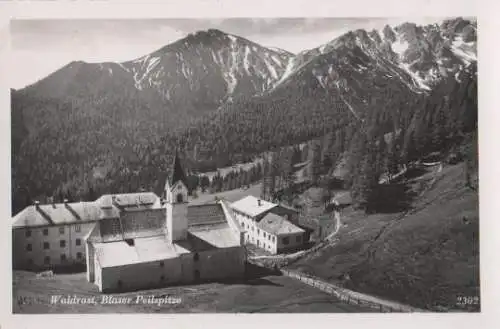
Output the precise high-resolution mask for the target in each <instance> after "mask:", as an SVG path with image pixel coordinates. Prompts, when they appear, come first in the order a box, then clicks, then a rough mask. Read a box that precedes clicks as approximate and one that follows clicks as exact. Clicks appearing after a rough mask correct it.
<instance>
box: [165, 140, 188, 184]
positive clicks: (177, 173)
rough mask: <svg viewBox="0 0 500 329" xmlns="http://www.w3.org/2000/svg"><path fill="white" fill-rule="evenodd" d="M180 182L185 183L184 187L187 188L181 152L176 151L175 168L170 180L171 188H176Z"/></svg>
mask: <svg viewBox="0 0 500 329" xmlns="http://www.w3.org/2000/svg"><path fill="white" fill-rule="evenodd" d="M178 181H181V182H183V183H184V185H186V186H187V179H186V174H185V173H184V169H182V165H181V161H180V158H179V152H178V150H177V149H176V150H175V158H174V168H173V171H172V174H171V175H170V179H169V183H170V186H174V184H175V183H176V182H178Z"/></svg>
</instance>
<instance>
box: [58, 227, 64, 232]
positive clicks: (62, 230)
mask: <svg viewBox="0 0 500 329" xmlns="http://www.w3.org/2000/svg"><path fill="white" fill-rule="evenodd" d="M59 234H64V226H61V227H59Z"/></svg>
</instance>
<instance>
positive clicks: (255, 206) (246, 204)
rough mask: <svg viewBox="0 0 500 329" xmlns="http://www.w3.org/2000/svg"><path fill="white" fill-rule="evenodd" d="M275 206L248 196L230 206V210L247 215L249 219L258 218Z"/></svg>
mask: <svg viewBox="0 0 500 329" xmlns="http://www.w3.org/2000/svg"><path fill="white" fill-rule="evenodd" d="M259 201H260V203H259ZM276 206H277V205H276V204H275V203H271V202H268V201H266V200H261V199H258V198H256V197H254V196H252V195H248V196H246V197H244V198H243V199H240V200H238V201H236V202H233V203H232V204H231V208H232V209H234V210H236V211H240V212H242V213H244V214H247V215H248V216H250V217H256V216H259V215H261V214H263V213H265V212H266V211H268V210H270V209H272V208H274V207H276Z"/></svg>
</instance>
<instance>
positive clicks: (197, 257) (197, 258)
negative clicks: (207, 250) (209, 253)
mask: <svg viewBox="0 0 500 329" xmlns="http://www.w3.org/2000/svg"><path fill="white" fill-rule="evenodd" d="M193 260H194V261H195V262H197V261H199V260H200V255H199V254H198V253H197V252H195V253H194V256H193Z"/></svg>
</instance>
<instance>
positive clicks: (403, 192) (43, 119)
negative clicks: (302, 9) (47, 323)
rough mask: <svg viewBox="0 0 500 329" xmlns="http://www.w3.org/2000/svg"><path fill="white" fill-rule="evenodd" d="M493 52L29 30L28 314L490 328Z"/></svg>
mask: <svg viewBox="0 0 500 329" xmlns="http://www.w3.org/2000/svg"><path fill="white" fill-rule="evenodd" d="M478 33H479V31H478V25H477V19H476V17H475V16H443V17H441V16H439V17H437V16H411V17H406V16H405V17H373V18H371V17H366V16H359V17H334V16H327V17H306V16H304V17H280V16H279V15H277V16H275V17H265V18H263V17H246V18H245V17H231V16H228V17H226V18H189V17H186V18H183V17H178V18H147V19H146V18H144V19H138V18H134V19H132V18H130V19H125V18H93V19H78V18H66V19H49V18H47V19H45V18H37V19H28V18H15V19H12V20H11V21H10V25H9V37H10V54H11V59H12V60H11V63H12V67H13V71H12V72H16V73H15V74H12V75H11V76H9V79H8V81H9V83H10V96H9V97H10V148H11V156H10V162H11V164H10V165H11V174H10V176H11V182H10V189H11V191H10V194H11V195H10V201H9V202H10V203H11V218H10V230H11V236H12V240H11V243H10V244H11V246H9V247H11V252H10V254H11V260H12V261H11V264H12V268H11V269H10V268H9V269H8V270H9V271H12V283H11V286H12V293H11V294H12V299H11V303H12V313H13V314H68V313H78V314H81V313H87V314H88V313H108V314H109V313H145V314H148V313H170V314H171V313H181V314H185V313H429V312H431V313H438V312H439V313H443V312H444V313H456V312H460V313H480V312H481V304H482V303H481V301H482V298H481V289H480V287H481V280H480V266H479V265H480V262H479V256H480V251H479V250H480V243H479V174H478V172H479V171H478V167H479V165H478V163H479V160H478V159H479V157H478V149H479V148H478V132H479V130H478V75H477V66H478V56H477V36H478ZM14 70H15V71H14ZM9 256H10V255H9ZM9 284H10V283H9Z"/></svg>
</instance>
